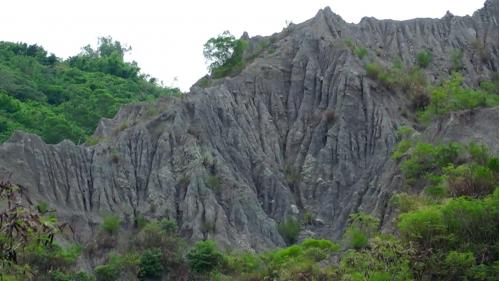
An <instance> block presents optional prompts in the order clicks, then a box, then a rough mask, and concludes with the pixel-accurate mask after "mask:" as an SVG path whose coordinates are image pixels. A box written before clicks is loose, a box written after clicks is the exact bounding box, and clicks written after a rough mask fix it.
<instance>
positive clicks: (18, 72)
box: [0, 38, 180, 143]
mask: <svg viewBox="0 0 500 281" xmlns="http://www.w3.org/2000/svg"><path fill="white" fill-rule="evenodd" d="M127 50H129V48H124V47H122V46H121V44H120V42H117V41H113V40H112V39H111V38H100V39H99V46H98V47H97V49H96V50H94V49H92V48H91V47H90V46H86V47H84V48H83V51H82V53H81V54H79V55H77V56H74V57H71V58H69V59H68V60H66V61H62V60H61V59H59V58H57V57H55V56H54V55H53V54H52V55H48V54H47V52H46V51H45V50H44V49H43V48H42V47H40V46H37V45H27V44H24V43H10V42H0V142H2V141H4V140H6V139H7V138H8V137H9V136H10V135H11V134H12V132H13V131H14V130H23V131H27V132H32V133H35V134H38V135H39V136H41V137H42V138H43V139H44V140H45V141H46V142H48V143H57V142H59V141H61V140H63V139H70V140H72V141H73V142H75V143H82V142H84V141H85V140H86V138H88V136H90V135H91V134H92V133H93V132H94V130H95V128H96V126H97V123H98V121H99V119H100V118H102V117H107V118H110V117H113V116H114V114H115V113H116V112H117V110H118V109H119V107H120V106H121V105H124V104H126V103H130V102H137V101H143V100H151V99H154V98H157V97H159V96H162V95H177V94H179V93H180V92H179V90H178V89H170V88H163V87H160V86H158V85H156V84H155V83H154V79H153V78H151V79H149V80H148V76H147V75H140V74H139V67H138V66H137V65H136V63H135V62H133V63H129V62H125V61H124V58H123V56H124V54H125V52H126V51H127Z"/></svg>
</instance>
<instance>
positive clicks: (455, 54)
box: [450, 49, 464, 71]
mask: <svg viewBox="0 0 500 281" xmlns="http://www.w3.org/2000/svg"><path fill="white" fill-rule="evenodd" d="M450 58H451V65H452V67H451V69H452V70H453V71H460V70H462V68H463V67H464V64H463V62H462V58H463V52H462V50H460V49H455V50H453V51H452V52H451V55H450Z"/></svg>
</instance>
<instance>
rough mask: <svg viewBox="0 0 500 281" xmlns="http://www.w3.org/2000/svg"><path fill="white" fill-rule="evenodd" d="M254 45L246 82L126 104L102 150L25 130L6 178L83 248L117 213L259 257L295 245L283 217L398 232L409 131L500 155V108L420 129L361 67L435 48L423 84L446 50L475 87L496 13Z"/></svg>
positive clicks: (7, 159)
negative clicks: (172, 225)
mask: <svg viewBox="0 0 500 281" xmlns="http://www.w3.org/2000/svg"><path fill="white" fill-rule="evenodd" d="M248 40H249V47H248V49H247V51H246V53H245V57H246V60H247V63H246V66H245V68H244V69H243V70H242V71H241V72H240V73H238V74H236V75H234V76H232V77H226V78H222V79H218V80H215V81H211V83H210V86H209V87H205V88H203V87H201V83H198V84H195V85H194V86H193V87H192V89H191V91H190V93H188V94H187V95H185V96H184V97H181V98H175V97H171V98H164V99H161V100H159V101H158V102H157V103H154V104H137V105H132V106H127V107H124V108H122V110H121V111H120V112H119V113H118V114H117V115H116V117H115V118H113V119H103V120H102V121H101V122H100V125H99V127H98V129H97V131H96V133H95V134H94V139H95V140H96V142H97V144H95V145H93V146H88V145H87V146H86V145H80V146H77V145H75V144H73V143H72V142H70V141H63V142H61V143H59V144H56V145H48V144H45V143H44V142H43V141H42V140H41V139H40V138H39V137H37V136H35V135H30V134H25V133H16V134H15V135H13V136H12V137H11V138H10V139H9V140H8V141H7V142H6V143H4V144H2V145H1V146H0V177H2V178H7V179H10V181H12V182H14V183H17V184H21V185H23V186H25V187H27V190H25V191H24V192H23V193H24V195H25V197H26V199H27V200H28V201H29V202H32V203H33V204H35V203H36V202H38V201H45V202H48V203H49V204H50V205H51V206H53V207H55V208H56V209H57V211H58V216H59V218H60V219H61V220H63V221H66V222H68V223H69V224H70V226H71V233H69V234H68V235H69V236H70V237H72V238H73V239H75V240H76V241H79V242H87V241H89V240H92V239H94V237H95V233H96V231H97V230H98V227H99V224H100V222H101V219H102V217H103V216H104V215H106V214H109V213H114V214H118V215H119V216H120V217H121V218H122V220H123V221H124V222H125V223H124V225H125V226H124V227H132V226H133V224H134V221H135V219H136V218H139V217H142V216H144V217H146V218H160V217H169V218H171V219H175V220H176V221H177V223H178V225H179V228H180V230H181V233H182V235H183V236H185V237H186V238H188V239H190V240H192V241H194V240H199V239H203V238H210V239H214V240H216V241H217V242H218V243H219V244H220V245H223V246H228V247H229V246H230V247H240V248H251V249H255V250H263V249H267V248H270V247H275V246H284V245H285V243H284V240H283V238H282V237H281V236H280V234H279V232H278V230H277V225H278V223H279V222H280V221H282V220H283V219H284V218H287V217H294V216H295V217H299V218H302V217H303V215H304V214H306V213H308V214H313V216H314V223H313V224H312V225H309V226H306V227H304V228H303V230H302V233H301V235H302V236H318V237H326V238H331V239H335V238H338V237H339V236H340V235H341V234H342V232H343V229H344V228H345V225H346V222H347V218H348V215H349V214H351V213H353V212H356V211H365V212H368V213H371V214H373V215H375V216H377V217H379V218H380V219H381V221H382V226H383V227H389V225H390V221H391V218H392V211H391V207H390V206H389V204H388V201H389V198H390V197H391V195H392V194H393V193H394V192H397V191H399V190H401V189H402V188H403V179H402V177H401V175H400V173H399V171H398V168H397V163H395V161H394V160H392V159H391V157H390V155H391V152H392V150H393V147H394V145H395V143H396V141H397V136H396V129H397V128H398V127H399V126H401V125H405V124H406V125H408V126H413V127H414V128H415V129H416V130H418V131H419V132H420V133H421V135H422V136H423V137H424V138H427V140H429V141H438V140H455V141H462V142H469V141H470V140H481V141H483V142H485V143H486V144H487V145H489V146H490V147H491V148H492V149H493V150H494V151H498V119H497V116H498V108H493V109H491V108H490V109H476V110H474V111H464V112H458V113H453V114H450V115H446V116H444V117H442V118H440V119H439V120H436V121H434V122H433V123H432V124H430V125H427V126H423V125H421V124H417V123H416V121H415V114H414V106H415V104H414V103H415V101H414V97H412V96H411V95H410V94H409V92H408V91H407V89H404V88H398V87H390V86H388V85H386V84H384V83H381V81H380V79H376V78H374V77H373V75H369V74H367V72H366V70H365V68H364V65H366V64H367V63H377V65H380V66H381V67H389V66H390V65H391V64H392V62H393V61H394V59H396V58H398V57H399V58H400V59H401V62H402V63H403V64H404V65H406V66H412V65H417V63H418V62H417V59H416V57H417V54H418V53H419V52H422V51H428V52H430V53H432V61H431V62H430V64H429V65H428V66H426V68H425V70H424V76H425V78H426V81H428V82H429V83H430V84H439V83H440V81H442V80H443V79H447V78H448V77H449V75H450V72H451V69H452V68H454V67H455V65H454V62H453V61H452V59H451V58H450V54H452V53H454V52H456V50H461V57H460V69H459V70H460V72H461V73H462V75H463V76H464V77H465V83H466V84H467V85H468V86H470V87H478V86H479V83H480V81H483V80H490V79H491V77H492V76H493V75H497V74H495V73H497V71H498V49H499V43H498V1H490V0H488V1H487V2H486V3H485V7H484V8H482V9H480V10H478V11H477V12H475V13H474V14H473V16H466V17H457V16H453V15H451V14H447V15H445V16H444V17H443V18H441V19H414V20H407V21H393V20H376V19H374V18H364V19H362V20H361V22H360V23H359V24H350V23H346V22H345V21H344V20H342V18H341V17H339V16H338V15H336V14H334V13H333V12H332V11H331V10H330V9H329V8H325V9H323V10H320V11H319V12H318V13H317V15H316V16H315V17H314V18H312V19H310V20H308V21H306V22H304V23H301V24H296V25H295V24H294V25H290V26H289V27H287V28H285V29H284V30H283V31H282V32H280V33H277V34H274V35H272V36H270V37H254V38H249V39H248ZM361 49H364V50H365V51H366V54H363V55H362V54H360V53H359V52H356V50H361ZM417 84H418V83H417ZM417 86H418V85H417Z"/></svg>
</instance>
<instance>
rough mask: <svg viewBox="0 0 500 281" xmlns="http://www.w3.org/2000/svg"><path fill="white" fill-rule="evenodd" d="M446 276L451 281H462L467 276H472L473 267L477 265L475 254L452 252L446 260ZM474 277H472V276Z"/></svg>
mask: <svg viewBox="0 0 500 281" xmlns="http://www.w3.org/2000/svg"><path fill="white" fill-rule="evenodd" d="M444 264H445V266H446V271H447V272H446V275H447V277H448V278H449V280H460V279H462V278H463V277H465V276H468V275H469V276H470V275H471V273H472V269H473V267H474V266H475V265H476V259H475V258H474V254H472V253H470V252H467V253H460V252H457V251H451V252H449V253H448V255H446V258H445V260H444ZM471 277H472V276H471Z"/></svg>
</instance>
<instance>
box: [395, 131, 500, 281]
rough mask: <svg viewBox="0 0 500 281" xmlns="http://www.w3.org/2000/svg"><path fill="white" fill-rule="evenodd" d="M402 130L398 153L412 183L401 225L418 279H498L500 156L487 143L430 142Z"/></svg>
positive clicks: (399, 201)
mask: <svg viewBox="0 0 500 281" xmlns="http://www.w3.org/2000/svg"><path fill="white" fill-rule="evenodd" d="M410 130H411V129H409V128H407V127H403V128H402V129H400V130H399V132H400V135H401V136H402V137H401V141H400V143H399V144H398V146H397V147H396V149H395V152H394V154H393V158H395V159H398V160H400V161H401V164H400V167H401V171H402V172H403V174H404V175H405V180H406V184H407V185H408V186H409V187H410V188H411V189H413V190H415V189H420V190H423V192H422V193H421V194H405V193H403V194H398V195H396V196H394V197H393V198H392V200H391V202H392V203H393V204H394V205H395V206H396V207H397V208H398V209H399V210H400V212H401V216H400V219H399V222H398V225H397V226H398V229H399V231H400V234H401V238H402V239H403V241H404V242H406V243H408V244H411V245H412V247H413V249H414V251H415V253H414V254H413V255H412V256H411V265H412V271H413V274H414V277H415V278H416V279H417V280H498V279H497V278H498V231H499V229H498V158H497V157H496V156H492V155H490V154H489V152H488V149H487V148H486V147H485V146H483V145H478V144H475V143H470V144H469V145H462V144H458V143H453V142H451V143H446V144H438V145H434V144H429V143H425V142H421V141H418V140H415V139H412V138H411V135H412V133H411V132H410Z"/></svg>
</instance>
